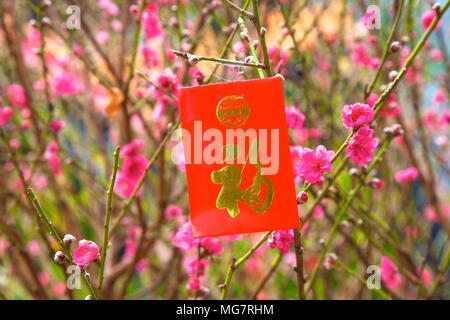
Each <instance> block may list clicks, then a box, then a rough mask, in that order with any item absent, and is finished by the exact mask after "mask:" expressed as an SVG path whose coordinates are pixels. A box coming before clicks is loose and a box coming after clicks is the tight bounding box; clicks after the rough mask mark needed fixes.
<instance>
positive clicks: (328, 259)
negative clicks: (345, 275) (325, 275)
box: [323, 252, 338, 270]
mask: <svg viewBox="0 0 450 320" xmlns="http://www.w3.org/2000/svg"><path fill="white" fill-rule="evenodd" d="M337 259H338V257H337V255H336V254H335V253H334V252H329V253H327V254H326V255H325V259H324V261H323V266H324V267H325V269H327V270H330V269H333V268H334V267H335V266H336V263H337Z"/></svg>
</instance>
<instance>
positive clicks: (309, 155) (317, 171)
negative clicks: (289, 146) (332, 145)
mask: <svg viewBox="0 0 450 320" xmlns="http://www.w3.org/2000/svg"><path fill="white" fill-rule="evenodd" d="M333 155H334V151H328V150H327V149H326V148H325V147H324V146H322V145H320V146H318V147H317V148H316V149H315V150H312V149H309V148H304V149H303V151H302V154H301V159H300V161H299V163H298V165H297V168H296V170H297V174H298V175H299V176H301V177H303V178H304V179H305V180H306V181H307V182H308V183H318V182H320V181H321V179H322V175H323V174H324V173H327V172H328V171H330V170H331V169H332V165H331V159H332V158H333Z"/></svg>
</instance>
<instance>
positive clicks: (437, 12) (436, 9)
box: [431, 2, 441, 14]
mask: <svg viewBox="0 0 450 320" xmlns="http://www.w3.org/2000/svg"><path fill="white" fill-rule="evenodd" d="M431 8H432V9H433V10H434V11H436V14H439V12H441V5H440V4H439V2H435V3H433V6H432V7H431Z"/></svg>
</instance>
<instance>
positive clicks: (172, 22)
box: [169, 17, 179, 28]
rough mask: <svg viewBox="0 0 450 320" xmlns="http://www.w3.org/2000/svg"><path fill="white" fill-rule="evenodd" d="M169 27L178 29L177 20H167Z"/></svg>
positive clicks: (172, 18)
mask: <svg viewBox="0 0 450 320" xmlns="http://www.w3.org/2000/svg"><path fill="white" fill-rule="evenodd" d="M169 26H171V27H172V28H178V26H179V24H178V20H177V18H175V17H170V19H169Z"/></svg>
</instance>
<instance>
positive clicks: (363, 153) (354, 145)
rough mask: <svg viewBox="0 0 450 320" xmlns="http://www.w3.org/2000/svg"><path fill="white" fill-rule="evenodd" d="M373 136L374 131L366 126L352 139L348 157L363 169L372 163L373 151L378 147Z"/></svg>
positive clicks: (347, 151) (349, 144) (347, 153)
mask: <svg viewBox="0 0 450 320" xmlns="http://www.w3.org/2000/svg"><path fill="white" fill-rule="evenodd" d="M373 135H374V130H373V129H371V128H370V127H369V126H364V127H362V128H360V129H359V130H358V131H357V132H356V134H355V135H354V136H353V137H352V138H351V139H350V141H349V143H348V146H347V150H346V155H347V157H349V158H350V160H351V161H352V162H353V163H354V164H356V165H358V166H360V167H362V166H363V165H365V164H366V163H368V162H370V161H372V159H373V150H374V149H375V148H376V147H377V145H378V140H377V139H375V138H374V137H373Z"/></svg>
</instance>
